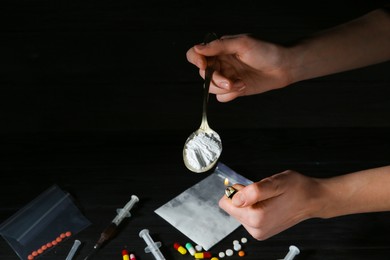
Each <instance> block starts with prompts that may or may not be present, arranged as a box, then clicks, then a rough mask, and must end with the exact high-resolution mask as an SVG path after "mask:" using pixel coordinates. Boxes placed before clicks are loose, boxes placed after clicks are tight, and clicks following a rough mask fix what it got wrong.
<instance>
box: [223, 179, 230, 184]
mask: <svg viewBox="0 0 390 260" xmlns="http://www.w3.org/2000/svg"><path fill="white" fill-rule="evenodd" d="M223 184H225V186H228V185H229V179H228V178H225V181H224V182H223Z"/></svg>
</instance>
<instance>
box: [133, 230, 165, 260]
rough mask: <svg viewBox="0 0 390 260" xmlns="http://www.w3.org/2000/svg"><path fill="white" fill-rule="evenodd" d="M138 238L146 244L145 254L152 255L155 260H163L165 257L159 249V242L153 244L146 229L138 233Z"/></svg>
mask: <svg viewBox="0 0 390 260" xmlns="http://www.w3.org/2000/svg"><path fill="white" fill-rule="evenodd" d="M139 237H142V238H143V239H144V240H145V242H146V245H147V246H146V247H145V253H152V254H153V256H154V258H156V260H165V257H164V256H163V254H162V253H161V251H160V249H159V247H160V246H161V242H154V241H153V239H152V238H151V237H150V235H149V230H148V229H142V230H141V231H140V232H139Z"/></svg>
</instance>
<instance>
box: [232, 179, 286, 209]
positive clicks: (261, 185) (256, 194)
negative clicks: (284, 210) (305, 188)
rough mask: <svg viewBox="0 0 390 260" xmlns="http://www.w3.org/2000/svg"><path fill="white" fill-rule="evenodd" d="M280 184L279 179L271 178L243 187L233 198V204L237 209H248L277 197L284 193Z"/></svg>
mask: <svg viewBox="0 0 390 260" xmlns="http://www.w3.org/2000/svg"><path fill="white" fill-rule="evenodd" d="M279 182H280V180H279V178H273V177H269V178H266V179H263V180H261V181H259V182H255V183H252V184H250V185H248V186H246V187H243V188H241V189H239V191H238V192H237V193H236V194H235V195H234V196H233V198H232V203H233V205H234V206H236V207H247V206H251V205H253V204H255V203H257V202H259V201H263V200H266V199H269V198H273V197H276V196H278V195H280V194H282V193H283V192H282V190H281V189H280V183H279Z"/></svg>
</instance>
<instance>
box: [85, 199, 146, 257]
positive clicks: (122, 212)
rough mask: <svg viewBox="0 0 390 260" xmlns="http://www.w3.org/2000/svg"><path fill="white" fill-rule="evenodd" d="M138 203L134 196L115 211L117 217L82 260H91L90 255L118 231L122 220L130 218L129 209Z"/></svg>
mask: <svg viewBox="0 0 390 260" xmlns="http://www.w3.org/2000/svg"><path fill="white" fill-rule="evenodd" d="M138 201H139V199H138V197H137V196H135V195H132V196H131V200H130V201H129V202H127V203H126V205H125V206H124V207H123V208H121V209H117V215H116V216H115V218H114V219H113V220H112V221H111V223H110V225H108V226H107V227H106V228H105V229H104V230H103V232H102V233H101V234H100V238H99V240H98V241H97V242H96V244H95V245H94V247H93V249H92V251H91V252H90V253H89V254H88V255H87V256H86V257H85V258H84V260H88V259H90V258H91V256H92V255H94V254H95V252H96V251H97V250H98V249H99V248H100V247H101V246H102V245H103V243H105V242H106V241H108V240H110V239H111V238H113V237H114V236H115V234H116V232H117V230H118V226H119V224H120V223H121V222H122V220H123V219H124V218H125V217H130V216H131V214H130V209H131V208H132V207H133V206H134V204H135V203H137V202H138Z"/></svg>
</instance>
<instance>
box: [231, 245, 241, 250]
mask: <svg viewBox="0 0 390 260" xmlns="http://www.w3.org/2000/svg"><path fill="white" fill-rule="evenodd" d="M241 248H242V247H241V245H240V244H235V245H234V246H233V249H234V251H240V250H241Z"/></svg>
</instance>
